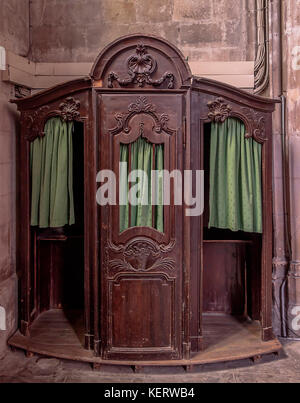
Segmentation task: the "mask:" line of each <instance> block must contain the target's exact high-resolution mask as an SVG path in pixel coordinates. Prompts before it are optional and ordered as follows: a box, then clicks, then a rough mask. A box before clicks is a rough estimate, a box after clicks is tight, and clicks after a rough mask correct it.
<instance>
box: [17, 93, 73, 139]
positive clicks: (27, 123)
mask: <svg viewBox="0 0 300 403" xmlns="http://www.w3.org/2000/svg"><path fill="white" fill-rule="evenodd" d="M55 116H58V117H61V119H62V120H63V121H65V122H70V121H73V120H79V119H80V101H79V100H76V99H74V98H72V97H68V98H66V99H65V100H64V102H62V103H61V104H60V105H59V107H58V109H54V110H51V108H50V106H48V105H44V106H41V107H40V108H38V109H37V110H35V111H26V112H24V113H23V114H22V117H21V125H22V126H23V128H24V132H25V134H24V137H25V139H26V140H27V141H34V140H35V139H36V138H38V137H40V138H41V137H44V135H45V133H44V126H45V123H46V121H47V119H49V118H51V117H55Z"/></svg>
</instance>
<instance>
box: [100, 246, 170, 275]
mask: <svg viewBox="0 0 300 403" xmlns="http://www.w3.org/2000/svg"><path fill="white" fill-rule="evenodd" d="M174 246H175V242H174V241H173V242H172V243H171V244H170V245H168V246H165V245H157V244H156V243H154V242H153V241H151V240H148V239H136V240H133V241H130V242H129V243H128V244H127V245H120V246H116V245H114V244H112V243H111V242H110V241H108V243H107V246H106V247H105V256H106V264H105V266H106V270H109V272H110V275H117V274H118V273H119V272H124V271H127V272H135V273H147V272H157V271H159V270H167V271H169V272H170V273H172V272H173V271H174V270H175V267H176V266H175V260H174V259H172V258H171V257H169V256H164V254H165V253H170V252H171V251H172V250H173V249H174Z"/></svg>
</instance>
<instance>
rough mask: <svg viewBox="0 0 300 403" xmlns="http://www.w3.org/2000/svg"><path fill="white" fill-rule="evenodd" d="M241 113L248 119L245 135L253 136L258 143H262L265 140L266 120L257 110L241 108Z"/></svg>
mask: <svg viewBox="0 0 300 403" xmlns="http://www.w3.org/2000/svg"><path fill="white" fill-rule="evenodd" d="M242 110H243V115H245V117H246V118H247V120H248V127H249V128H250V130H247V134H246V137H247V138H251V137H253V138H254V139H255V140H256V141H257V142H258V143H263V142H265V141H266V140H267V134H266V126H265V125H266V121H265V118H264V116H263V115H261V113H259V112H255V111H253V110H252V109H247V108H242Z"/></svg>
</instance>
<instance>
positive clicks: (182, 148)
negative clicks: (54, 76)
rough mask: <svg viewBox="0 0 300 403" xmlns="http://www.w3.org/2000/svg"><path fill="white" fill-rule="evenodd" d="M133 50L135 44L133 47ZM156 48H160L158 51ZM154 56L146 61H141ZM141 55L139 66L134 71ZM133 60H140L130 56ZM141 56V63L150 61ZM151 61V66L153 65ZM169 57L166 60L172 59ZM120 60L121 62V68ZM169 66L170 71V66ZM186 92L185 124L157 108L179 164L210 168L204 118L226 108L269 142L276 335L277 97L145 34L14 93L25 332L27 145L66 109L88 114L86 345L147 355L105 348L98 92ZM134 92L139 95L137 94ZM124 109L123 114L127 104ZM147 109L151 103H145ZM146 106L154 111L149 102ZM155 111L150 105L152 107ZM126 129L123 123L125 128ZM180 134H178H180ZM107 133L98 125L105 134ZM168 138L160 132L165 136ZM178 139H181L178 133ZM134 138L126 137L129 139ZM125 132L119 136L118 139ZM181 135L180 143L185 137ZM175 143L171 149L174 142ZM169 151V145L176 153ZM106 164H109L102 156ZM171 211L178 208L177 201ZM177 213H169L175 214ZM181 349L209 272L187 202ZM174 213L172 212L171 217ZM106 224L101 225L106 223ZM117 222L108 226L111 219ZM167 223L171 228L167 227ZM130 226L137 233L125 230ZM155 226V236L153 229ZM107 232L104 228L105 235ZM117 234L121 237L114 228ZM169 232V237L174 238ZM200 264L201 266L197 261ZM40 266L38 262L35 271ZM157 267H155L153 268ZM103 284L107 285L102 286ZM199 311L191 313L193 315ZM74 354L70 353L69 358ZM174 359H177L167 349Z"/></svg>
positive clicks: (266, 198) (198, 338)
mask: <svg viewBox="0 0 300 403" xmlns="http://www.w3.org/2000/svg"><path fill="white" fill-rule="evenodd" d="M134 52H135V53H134ZM152 54H154V56H153V55H152ZM145 59H147V63H146V64H145V63H144V61H145ZM137 60H138V62H139V63H140V66H142V67H143V69H142V70H134V67H132V66H134V65H135V62H136V61H137ZM132 61H133V62H132ZM143 63H144V64H143ZM149 66H150V67H149ZM166 66H167V67H166ZM116 69H119V71H117V72H116ZM165 69H166V71H165ZM159 94H164V95H170V96H171V95H176V94H177V95H180V96H181V97H182V99H183V106H182V107H183V110H182V116H181V121H182V124H181V125H180V127H176V128H172V129H174V130H175V132H174V131H170V129H169V128H168V126H167V121H165V120H163V119H162V120H161V121H159V113H158V112H157V113H156V112H155V113H154V112H153V113H152V112H151V113H152V114H153V115H154V116H153V118H154V120H156V124H157V125H158V126H159V125H161V126H160V128H158V131H159V130H160V131H161V133H163V132H164V133H168V130H169V135H170V134H172V133H173V134H174V135H175V138H177V146H176V147H177V150H176V152H177V153H179V154H180V156H182V160H183V166H182V168H181V169H193V170H195V169H203V155H202V149H203V124H204V123H205V122H211V121H224V120H225V119H226V118H228V117H237V118H239V119H241V120H242V121H243V122H244V123H245V126H246V130H247V137H253V138H254V140H255V141H258V142H259V143H261V144H262V146H263V157H262V175H263V229H264V232H263V237H262V259H261V290H260V297H261V317H260V320H261V329H262V339H263V340H264V341H268V340H271V339H273V338H274V336H273V333H272V213H271V212H272V112H273V111H274V109H275V102H276V101H274V100H271V99H265V98H262V97H258V96H254V95H252V94H250V93H247V92H245V91H242V90H239V89H237V88H235V87H232V86H229V85H225V84H221V83H219V82H215V81H212V80H207V79H202V78H197V77H192V75H191V72H190V69H189V67H188V65H187V63H186V61H185V60H184V57H183V55H182V54H181V53H180V52H179V51H178V50H177V49H176V48H175V47H174V46H173V45H171V44H170V43H168V42H167V41H165V40H163V39H160V38H155V37H152V36H147V35H130V36H127V37H124V38H120V39H118V40H117V41H115V42H113V43H112V44H110V45H109V46H108V47H106V48H105V49H104V50H103V51H102V52H101V54H100V55H99V57H98V58H97V60H96V62H95V64H94V66H93V68H92V71H91V75H90V77H87V78H83V79H79V80H74V81H71V82H68V83H65V84H61V85H58V86H56V87H53V88H50V89H48V90H45V91H42V92H41V93H38V94H36V95H33V96H32V97H28V98H25V99H21V100H13V101H12V102H14V103H16V104H17V106H18V109H19V110H20V112H21V133H20V138H19V144H18V149H19V158H18V161H19V163H18V172H19V178H18V200H19V203H18V230H17V233H18V248H17V250H18V257H17V266H18V276H19V279H20V331H21V333H22V334H23V335H24V336H26V337H30V327H31V325H32V323H33V322H34V320H35V319H36V318H37V317H38V315H39V314H40V312H39V311H38V309H37V306H38V304H37V300H38V298H39V296H38V295H35V298H34V300H35V306H34V307H33V309H32V307H31V306H30V300H31V295H30V293H31V292H35V291H32V285H31V281H32V279H31V277H32V262H33V261H35V259H36V256H35V252H33V253H34V255H33V256H32V253H31V251H32V239H31V232H30V173H29V148H30V147H29V146H30V142H31V141H33V140H34V139H35V138H36V137H37V136H43V128H44V123H45V121H46V120H47V119H48V118H49V117H52V116H61V118H62V119H64V120H79V121H82V122H83V123H84V161H85V164H84V177H85V192H84V205H85V207H84V210H85V227H84V239H85V246H84V250H85V269H84V270H85V283H84V290H85V334H86V336H85V345H86V348H87V349H94V352H95V355H96V356H101V357H102V358H103V359H115V358H116V359H118V360H119V361H120V360H122V359H124V360H130V359H131V360H133V361H134V360H139V359H144V360H145V359H146V358H147V355H139V354H133V355H132V354H131V355H130V354H129V355H128V354H127V355H126V354H125V355H122V351H119V353H118V354H116V355H108V354H107V351H106V350H105V348H104V346H105V341H104V340H103V338H107V335H106V333H105V332H103V328H104V327H105V326H106V321H107V318H106V315H107V312H106V311H105V309H104V308H103V306H104V302H103V301H104V299H105V298H106V295H103V294H101V287H102V293H103V291H104V292H107V290H106V289H105V288H103V281H104V277H103V273H102V270H101V267H100V265H99V262H100V261H101V259H102V255H103V253H104V244H103V242H102V240H101V236H100V233H101V232H100V231H99V227H100V226H105V223H106V218H105V215H106V211H107V210H106V208H103V209H100V208H98V207H97V206H96V203H95V195H96V181H95V178H96V172H97V169H98V168H99V167H100V166H103V165H101V161H100V160H101V158H102V159H103V158H104V161H105V164H106V166H109V164H108V160H106V159H105V158H108V157H110V155H109V156H108V157H105V154H104V153H103V152H102V150H101V149H100V148H99V147H100V144H101V138H100V134H99V133H100V132H99V119H100V120H101V119H105V116H104V117H103V116H99V111H100V103H101V97H102V96H104V95H105V96H107V95H110V96H112V97H115V99H118V97H124V95H127V96H128V97H132V96H135V97H139V96H147V97H149V99H151V97H153V96H154V95H155V96H157V95H159ZM130 99H132V98H130ZM119 112H120V113H123V117H122V119H120V116H119V119H117V126H116V127H113V126H112V127H110V129H111V133H112V134H114V135H117V136H116V139H117V138H118V136H123V137H124V135H123V134H120V135H119V134H118V133H121V132H123V133H124V130H125V129H126V128H127V126H126V125H127V124H128V121H129V120H130V119H131V117H132V116H133V115H134V113H135V112H133V113H130V112H129V113H128V112H127V111H124V110H120V111H119ZM126 112H127V115H126V116H125V117H124V113H125V114H126ZM141 112H142V113H147V112H146V111H141ZM148 112H149V111H148ZM137 113H139V112H137ZM151 113H150V114H151ZM125 132H126V130H125ZM176 133H177V134H176ZM102 135H103V134H101V136H102ZM159 136H160V137H157V139H158V138H159V140H157V141H161V140H162V138H161V137H162V136H163V134H160V135H159ZM178 138H181V140H180V141H181V142H178ZM129 140H131V137H128V141H129ZM116 141H119V140H116ZM180 144H182V145H180ZM171 150H173V148H171ZM171 157H172V155H171V154H170V158H171ZM105 164H104V165H105ZM171 211H172V209H171ZM172 214H173V212H172V213H171V216H172ZM182 217H183V221H182V235H181V236H182V242H183V251H184V253H183V264H182V298H183V300H182V301H183V310H182V338H181V337H180V339H181V340H182V346H181V347H180V349H182V353H181V352H179V354H178V355H174V357H173V359H177V360H178V359H180V357H181V358H184V359H185V360H189V359H190V358H191V354H192V353H195V352H198V351H200V350H201V349H202V348H203V333H202V294H203V293H202V283H203V281H202V278H203V220H202V217H199V218H193V219H192V218H190V217H186V216H185V215H184V208H183V209H182ZM167 221H168V220H167ZM100 223H101V225H100ZM110 230H111V228H110ZM168 230H169V229H168ZM125 232H126V233H125V234H122V237H121V241H122V242H123V243H124V244H126V242H127V241H129V238H131V237H132V236H134V237H136V238H137V239H138V238H139V237H141V236H143V237H149V236H150V237H151V236H154V238H155V239H156V242H157V244H159V243H161V245H162V247H167V246H166V244H167V243H164V241H165V239H164V237H163V236H162V235H161V234H158V232H157V231H155V230H151V229H148V228H147V229H145V228H133V229H130V230H128V231H125ZM128 234H130V236H129V235H128ZM153 234H154V235H153ZM102 236H103V235H102ZM113 238H114V239H115V237H113ZM169 241H170V239H169ZM100 246H101V247H100ZM199 268H200V270H199ZM35 270H36V265H34V272H33V273H34V274H33V276H35V275H36V274H35ZM152 274H153V273H152ZM101 284H102V285H101ZM191 318H193V319H191ZM151 357H153V359H154V360H163V359H166V358H165V356H164V351H161V352H159V351H156V354H154V355H153V354H152V356H151ZM70 358H72V357H70ZM167 359H168V360H170V359H172V358H171V357H169V356H168V358H167Z"/></svg>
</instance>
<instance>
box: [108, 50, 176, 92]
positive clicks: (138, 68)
mask: <svg viewBox="0 0 300 403" xmlns="http://www.w3.org/2000/svg"><path fill="white" fill-rule="evenodd" d="M126 65H127V69H128V76H129V77H128V78H125V79H121V78H119V75H118V74H117V73H115V72H113V71H112V72H110V73H109V75H108V87H109V88H112V87H113V82H114V81H117V82H118V84H119V85H120V86H121V87H126V86H128V85H130V84H137V85H138V86H139V87H144V86H145V84H149V85H152V86H156V87H157V86H160V85H161V84H162V83H163V82H164V81H166V80H168V81H169V82H168V88H169V89H172V88H174V81H175V77H174V74H173V73H170V72H168V71H167V72H165V73H164V74H163V75H162V77H161V78H159V79H157V80H153V79H152V78H151V75H152V74H153V73H154V72H155V70H156V68H157V62H156V60H155V59H154V58H153V57H152V56H151V55H150V54H149V53H147V49H146V47H145V45H144V44H142V43H139V44H138V45H137V47H136V50H135V54H134V55H131V56H129V58H128V59H127V62H126Z"/></svg>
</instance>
